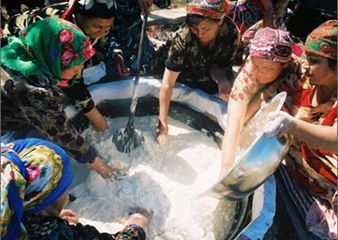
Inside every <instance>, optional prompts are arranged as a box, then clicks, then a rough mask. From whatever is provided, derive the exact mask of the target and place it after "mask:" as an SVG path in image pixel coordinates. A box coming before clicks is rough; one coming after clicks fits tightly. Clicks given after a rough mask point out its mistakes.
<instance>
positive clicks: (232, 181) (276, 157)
mask: <svg viewBox="0 0 338 240" xmlns="http://www.w3.org/2000/svg"><path fill="white" fill-rule="evenodd" d="M285 98H286V93H285V92H283V93H280V94H278V95H277V96H275V97H274V98H273V99H272V100H271V101H269V102H268V103H267V104H265V105H264V106H263V107H262V108H261V109H260V110H259V111H258V112H257V113H256V114H255V116H254V117H253V118H252V119H251V120H250V122H249V123H248V124H247V125H246V126H245V127H244V129H243V131H242V132H241V140H240V143H239V150H238V151H237V156H238V157H237V159H236V161H235V164H234V166H233V167H232V168H231V169H230V170H229V172H228V173H227V174H226V175H225V177H223V178H222V181H220V182H218V183H217V184H215V185H213V187H212V190H211V195H214V196H216V197H225V198H227V199H231V200H238V199H242V198H244V197H246V196H248V195H249V194H251V193H252V192H253V191H255V189H257V188H258V187H259V186H260V185H261V184H262V183H263V182H264V181H265V180H266V179H267V178H268V177H269V176H270V175H272V174H273V173H274V171H275V170H276V169H277V167H278V165H279V164H280V162H281V160H282V159H283V157H284V155H285V154H286V153H287V151H288V149H289V147H290V141H289V139H288V138H286V137H284V136H282V137H277V136H273V137H266V136H265V135H264V129H265V126H266V122H267V115H268V113H269V112H273V111H277V110H280V109H281V107H282V106H283V103H284V101H285ZM241 152H242V153H243V154H241Z"/></svg>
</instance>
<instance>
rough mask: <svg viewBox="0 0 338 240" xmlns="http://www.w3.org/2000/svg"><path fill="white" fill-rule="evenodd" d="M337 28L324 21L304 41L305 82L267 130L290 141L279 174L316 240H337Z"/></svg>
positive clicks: (331, 22)
mask: <svg viewBox="0 0 338 240" xmlns="http://www.w3.org/2000/svg"><path fill="white" fill-rule="evenodd" d="M337 23H338V22H337V20H330V21H327V22H325V23H323V24H322V25H320V26H319V27H317V28H316V29H315V30H313V31H312V32H311V33H310V34H309V36H308V37H307V39H306V42H305V53H306V56H307V60H308V64H309V66H308V68H307V74H306V76H305V77H306V78H305V80H304V81H301V82H300V84H299V86H298V88H297V89H296V90H297V91H295V92H294V94H293V95H292V99H291V101H288V102H286V111H287V112H282V111H280V112H276V113H271V114H270V116H269V118H270V121H272V122H271V123H269V126H270V127H269V128H268V129H267V130H266V134H267V135H276V134H280V133H286V134H289V135H290V136H292V137H293V141H292V146H291V148H290V151H289V153H288V155H287V156H286V158H285V162H284V163H285V166H286V168H284V167H282V168H280V170H281V171H280V173H281V176H282V179H283V181H284V183H285V185H286V187H287V190H288V191H289V192H290V194H291V195H292V199H294V201H295V206H296V209H297V210H298V213H299V214H300V216H301V217H302V220H304V221H303V223H304V225H306V227H307V230H308V231H310V232H312V233H313V234H315V235H316V236H317V237H319V238H320V239H337V212H336V211H337V202H338V198H337V26H338V25H337ZM285 169H286V170H285Z"/></svg>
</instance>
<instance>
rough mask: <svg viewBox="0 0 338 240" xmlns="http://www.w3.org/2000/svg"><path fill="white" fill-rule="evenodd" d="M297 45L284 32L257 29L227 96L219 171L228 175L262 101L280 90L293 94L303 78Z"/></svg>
mask: <svg viewBox="0 0 338 240" xmlns="http://www.w3.org/2000/svg"><path fill="white" fill-rule="evenodd" d="M297 50H298V49H297V45H295V44H294V42H293V41H292V40H291V38H290V36H289V33H288V32H285V31H283V30H278V29H272V28H268V27H267V28H262V29H259V30H258V31H257V33H256V35H255V36H254V38H253V39H252V40H251V41H250V46H249V53H250V55H249V59H248V60H247V62H246V63H245V65H244V66H243V68H242V70H241V72H240V73H239V74H238V76H237V78H236V80H235V82H234V86H233V88H232V90H231V93H230V98H229V103H228V114H227V128H226V133H225V136H224V139H223V144H222V162H223V166H222V171H221V175H223V174H224V173H225V172H227V171H228V170H229V169H230V168H231V166H232V165H233V162H234V161H235V157H236V149H237V146H238V143H239V141H240V131H241V128H242V126H243V125H244V123H245V122H246V121H247V120H248V119H249V118H250V117H251V116H252V115H253V113H255V112H256V111H257V110H258V109H259V108H260V105H261V103H262V102H263V101H264V100H267V99H269V98H271V97H272V96H273V95H275V94H276V93H277V92H279V91H287V92H290V93H291V92H292V90H293V89H294V87H295V86H296V84H297V83H298V80H299V79H300V77H301V76H302V67H301V62H300V59H299V58H298V57H297V56H296V55H295V54H293V53H297V54H299V53H298V52H297Z"/></svg>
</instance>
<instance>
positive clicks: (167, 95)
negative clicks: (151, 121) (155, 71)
mask: <svg viewBox="0 0 338 240" xmlns="http://www.w3.org/2000/svg"><path fill="white" fill-rule="evenodd" d="M179 74H180V73H179V72H174V71H172V70H169V69H168V68H166V69H165V71H164V74H163V80H162V85H161V89H160V97H159V101H160V116H159V118H160V120H161V122H162V123H167V121H168V112H169V105H170V100H171V97H172V94H173V88H174V86H175V83H176V80H177V78H178V75H179Z"/></svg>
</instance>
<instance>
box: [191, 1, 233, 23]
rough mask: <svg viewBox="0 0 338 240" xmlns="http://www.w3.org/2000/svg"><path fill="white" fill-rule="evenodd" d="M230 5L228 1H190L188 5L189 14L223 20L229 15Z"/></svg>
mask: <svg viewBox="0 0 338 240" xmlns="http://www.w3.org/2000/svg"><path fill="white" fill-rule="evenodd" d="M229 10H230V8H229V4H228V2H227V1H226V0H190V1H189V2H188V3H187V6H186V11H187V14H195V15H200V16H204V17H209V18H212V19H222V18H223V17H224V16H225V15H226V14H228V13H229Z"/></svg>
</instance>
